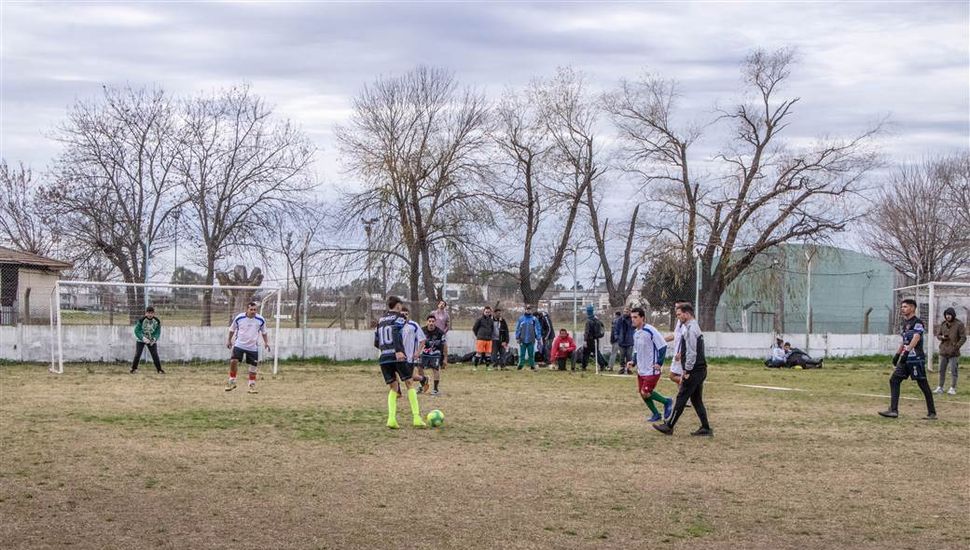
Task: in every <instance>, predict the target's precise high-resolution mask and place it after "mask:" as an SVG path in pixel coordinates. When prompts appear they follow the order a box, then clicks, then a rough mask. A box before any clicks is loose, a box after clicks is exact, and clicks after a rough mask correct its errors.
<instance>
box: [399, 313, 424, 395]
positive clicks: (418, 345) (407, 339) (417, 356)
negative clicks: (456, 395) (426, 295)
mask: <svg viewBox="0 0 970 550" xmlns="http://www.w3.org/2000/svg"><path fill="white" fill-rule="evenodd" d="M401 315H403V316H404V331H403V332H402V333H401V337H402V338H403V339H404V355H406V356H407V361H408V362H409V363H411V369H412V372H413V371H414V368H415V367H417V369H418V375H417V376H416V377H414V381H415V382H417V383H418V384H420V385H419V386H418V389H417V391H418V393H422V392H426V391H428V378H427V377H426V376H425V375H424V369H422V368H421V350H422V349H423V348H424V332H423V331H422V330H421V326H420V325H418V324H417V323H416V322H414V321H412V320H411V310H410V309H408V306H401Z"/></svg>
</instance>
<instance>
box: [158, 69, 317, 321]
mask: <svg viewBox="0 0 970 550" xmlns="http://www.w3.org/2000/svg"><path fill="white" fill-rule="evenodd" d="M183 111H184V112H183V118H184V120H183V122H184V126H185V128H184V138H183V142H182V144H181V145H182V147H181V148H180V151H179V155H178V157H177V162H176V163H175V170H176V173H177V174H178V177H179V178H180V179H181V180H182V181H183V182H184V185H185V188H186V192H187V200H188V204H189V207H190V211H191V212H192V214H191V215H189V216H186V217H185V223H186V224H187V225H188V226H189V227H190V228H192V229H193V230H194V231H193V232H192V233H193V234H194V235H195V236H196V238H197V239H198V241H199V244H200V245H201V253H200V256H201V257H200V258H199V261H200V264H201V266H202V267H203V268H204V269H205V280H206V281H208V282H209V284H212V282H213V281H214V280H215V276H216V266H217V264H218V262H219V261H220V260H222V259H225V258H226V257H227V254H228V251H229V250H231V249H232V247H233V246H236V245H247V244H252V243H253V242H254V241H258V240H260V239H263V238H265V237H266V230H265V221H266V220H267V217H268V216H269V214H270V213H271V212H272V211H274V210H275V209H277V208H281V207H282V206H283V205H285V204H290V203H295V202H297V201H299V199H300V197H302V196H303V192H304V191H306V190H308V189H309V188H311V187H312V185H311V180H310V174H309V167H310V164H311V162H312V158H313V152H314V148H313V146H312V144H311V143H310V141H309V139H308V138H307V137H306V135H305V134H304V133H303V131H302V130H301V129H299V128H298V127H297V126H295V125H294V124H292V123H291V122H290V121H288V120H280V119H278V118H277V117H275V116H274V114H273V109H272V107H270V106H269V105H267V104H266V102H265V101H263V100H262V99H261V98H260V97H259V96H257V95H255V94H253V93H252V92H251V91H250V90H249V88H247V87H245V86H243V87H238V88H230V89H228V90H224V91H222V92H218V93H216V94H214V95H212V96H206V97H197V98H194V99H192V100H189V101H187V102H186V103H185V104H184V106H183ZM211 322H212V292H211V291H205V292H204V293H203V302H202V325H203V326H208V325H210V324H211Z"/></svg>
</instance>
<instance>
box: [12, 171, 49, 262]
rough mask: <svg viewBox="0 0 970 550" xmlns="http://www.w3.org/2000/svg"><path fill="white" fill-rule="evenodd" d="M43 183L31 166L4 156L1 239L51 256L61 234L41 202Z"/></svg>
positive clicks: (27, 250)
mask: <svg viewBox="0 0 970 550" xmlns="http://www.w3.org/2000/svg"><path fill="white" fill-rule="evenodd" d="M39 187H40V186H39V184H37V183H36V182H35V181H34V178H33V172H32V171H31V170H30V168H26V167H24V165H23V164H20V165H19V166H18V167H16V168H11V167H10V166H8V165H7V161H6V160H0V196H2V197H3V198H2V199H0V241H6V242H8V243H10V244H11V245H13V247H14V248H16V249H18V250H22V251H24V252H30V253H31V254H40V255H41V256H49V255H50V254H51V251H52V250H53V249H54V246H55V245H56V244H57V241H58V238H57V235H56V234H55V233H54V232H53V231H51V227H50V225H49V224H48V223H47V221H46V220H45V219H44V217H43V214H42V212H41V209H40V204H39V202H38V191H39Z"/></svg>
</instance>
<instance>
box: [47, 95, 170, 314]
mask: <svg viewBox="0 0 970 550" xmlns="http://www.w3.org/2000/svg"><path fill="white" fill-rule="evenodd" d="M56 138H57V140H58V141H60V143H61V144H62V145H63V147H64V150H63V152H62V153H61V156H60V158H59V159H58V160H57V163H56V167H55V181H53V182H52V183H51V184H50V185H47V186H45V187H44V189H43V192H42V194H41V196H42V199H43V201H44V208H45V215H46V216H47V217H48V219H51V220H52V223H55V224H56V228H57V231H58V232H59V233H60V234H62V235H67V236H69V237H70V239H71V241H72V242H71V246H72V247H74V248H77V249H81V250H86V251H88V252H89V253H91V254H95V255H102V256H103V257H104V258H106V259H107V260H108V261H109V262H110V263H111V264H112V265H113V266H114V267H115V268H117V270H118V272H119V273H120V274H121V277H122V279H123V280H124V281H125V282H143V281H144V278H145V272H146V268H147V258H149V257H151V256H152V255H153V254H155V253H157V252H160V251H162V250H164V249H165V248H167V247H168V246H169V243H170V240H171V239H170V237H171V235H170V233H171V231H170V228H171V223H170V218H171V215H172V212H173V210H174V209H175V208H177V207H178V206H179V204H180V203H181V201H182V200H183V193H182V192H181V186H180V182H179V180H178V177H177V176H176V174H175V171H174V170H173V164H174V161H175V156H176V152H177V150H178V147H179V136H178V124H177V120H176V117H175V110H174V108H173V105H172V102H171V100H170V99H169V97H168V96H167V95H166V94H165V93H164V92H163V91H162V90H160V89H144V88H142V89H134V88H130V87H126V88H109V87H105V88H104V97H103V98H102V99H101V100H100V101H94V102H84V101H79V102H77V103H76V104H75V105H74V106H73V108H72V109H71V110H70V113H69V114H68V119H67V121H66V122H65V123H64V124H62V125H61V127H60V128H59V130H58V132H57V134H56ZM142 295H143V292H142V290H141V289H140V288H135V287H128V288H127V299H128V310H129V312H130V315H131V316H132V317H134V315H135V312H137V311H138V304H139V302H141V301H142Z"/></svg>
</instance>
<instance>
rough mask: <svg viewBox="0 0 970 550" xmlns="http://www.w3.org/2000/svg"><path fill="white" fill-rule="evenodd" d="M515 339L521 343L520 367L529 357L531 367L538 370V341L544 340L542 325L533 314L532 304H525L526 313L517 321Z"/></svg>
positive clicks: (520, 367) (520, 368)
mask: <svg viewBox="0 0 970 550" xmlns="http://www.w3.org/2000/svg"><path fill="white" fill-rule="evenodd" d="M515 340H516V341H517V342H518V343H519V369H518V370H522V367H524V366H525V363H526V361H527V359H526V357H528V363H529V368H530V369H532V370H536V356H535V353H536V342H539V341H540V340H542V326H541V325H540V324H539V320H538V319H536V317H535V316H534V315H532V306H529V305H527V306H525V313H523V314H522V316H521V317H519V320H518V321H516V322H515Z"/></svg>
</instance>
